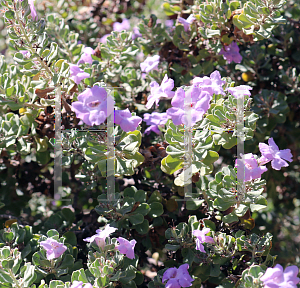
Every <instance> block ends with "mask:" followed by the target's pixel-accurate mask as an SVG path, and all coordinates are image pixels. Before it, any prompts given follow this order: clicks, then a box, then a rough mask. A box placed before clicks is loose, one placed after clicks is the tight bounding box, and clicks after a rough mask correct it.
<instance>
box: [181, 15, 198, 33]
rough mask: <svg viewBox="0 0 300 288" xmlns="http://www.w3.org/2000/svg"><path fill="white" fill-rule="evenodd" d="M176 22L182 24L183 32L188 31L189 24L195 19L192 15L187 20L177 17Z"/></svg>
mask: <svg viewBox="0 0 300 288" xmlns="http://www.w3.org/2000/svg"><path fill="white" fill-rule="evenodd" d="M177 19H178V22H179V23H181V24H183V27H184V31H186V32H187V31H188V30H189V29H190V26H191V24H192V23H193V22H194V20H196V17H194V15H193V14H191V15H190V16H189V17H188V18H187V19H184V18H182V17H178V18H177Z"/></svg>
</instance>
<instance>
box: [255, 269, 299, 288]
mask: <svg viewBox="0 0 300 288" xmlns="http://www.w3.org/2000/svg"><path fill="white" fill-rule="evenodd" d="M298 273H299V268H298V267H297V266H289V267H286V268H285V270H284V271H283V268H282V266H281V265H280V264H277V265H276V266H275V267H274V268H270V267H269V268H268V269H267V270H266V272H265V274H264V275H263V276H261V277H260V278H259V280H260V281H262V282H263V284H264V288H297V284H298V283H299V282H300V279H299V278H298V277H297V275H298Z"/></svg>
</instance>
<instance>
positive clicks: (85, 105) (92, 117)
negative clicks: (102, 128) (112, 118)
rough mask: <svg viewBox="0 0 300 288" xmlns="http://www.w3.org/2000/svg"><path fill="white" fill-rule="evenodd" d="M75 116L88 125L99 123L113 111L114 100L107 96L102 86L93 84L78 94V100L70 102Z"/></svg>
mask: <svg viewBox="0 0 300 288" xmlns="http://www.w3.org/2000/svg"><path fill="white" fill-rule="evenodd" d="M72 109H73V111H75V113H76V117H77V118H79V119H81V120H82V121H83V122H84V123H86V124H87V125H89V126H93V125H100V124H101V123H103V122H104V121H105V119H106V117H107V116H109V115H110V114H111V113H112V112H113V111H114V100H113V98H112V97H111V96H107V92H106V90H105V89H104V88H102V87H99V86H94V87H92V88H88V89H86V90H85V91H83V92H82V93H81V94H79V95H78V101H76V102H73V103H72Z"/></svg>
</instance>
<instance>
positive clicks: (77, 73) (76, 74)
mask: <svg viewBox="0 0 300 288" xmlns="http://www.w3.org/2000/svg"><path fill="white" fill-rule="evenodd" d="M89 77H91V75H90V74H89V73H86V72H84V71H83V70H82V69H80V68H79V67H78V66H77V65H73V64H70V78H71V79H72V80H73V81H74V82H75V83H76V84H77V85H78V84H79V83H80V82H81V80H83V79H85V78H89Z"/></svg>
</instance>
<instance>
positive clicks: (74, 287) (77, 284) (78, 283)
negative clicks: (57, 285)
mask: <svg viewBox="0 0 300 288" xmlns="http://www.w3.org/2000/svg"><path fill="white" fill-rule="evenodd" d="M82 285H83V282H82V281H73V284H72V286H70V288H93V286H92V285H91V284H90V283H86V284H85V285H84V286H82Z"/></svg>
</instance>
